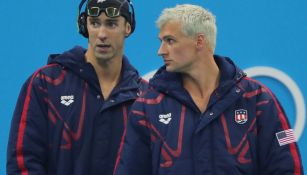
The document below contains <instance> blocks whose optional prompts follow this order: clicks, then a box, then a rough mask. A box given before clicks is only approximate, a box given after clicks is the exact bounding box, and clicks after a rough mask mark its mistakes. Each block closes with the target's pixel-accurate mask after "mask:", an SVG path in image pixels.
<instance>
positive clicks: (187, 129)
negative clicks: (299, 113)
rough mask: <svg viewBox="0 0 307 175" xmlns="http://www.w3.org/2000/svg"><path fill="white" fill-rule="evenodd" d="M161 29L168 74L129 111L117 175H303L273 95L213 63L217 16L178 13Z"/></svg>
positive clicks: (224, 63)
mask: <svg viewBox="0 0 307 175" xmlns="http://www.w3.org/2000/svg"><path fill="white" fill-rule="evenodd" d="M157 26H158V27H159V29H160V33H159V38H160V40H161V45H160V48H159V51H158V54H159V55H160V56H162V58H163V61H164V66H163V67H161V68H160V69H159V70H158V71H157V73H156V74H155V75H154V77H153V78H152V79H151V80H150V82H149V89H148V91H147V92H146V93H144V95H143V96H141V97H139V98H138V99H137V100H136V102H135V104H134V105H133V106H132V109H131V115H130V116H129V122H128V126H127V134H126V137H125V144H124V146H123V150H122V151H121V158H120V159H121V161H120V165H119V167H118V168H117V169H116V173H117V175H124V174H125V175H193V174H194V175H207V174H216V175H246V174H249V175H252V174H255V175H272V174H274V175H285V174H289V175H290V174H292V175H293V174H295V175H301V174H303V168H302V162H301V158H300V153H299V150H298V146H297V144H296V140H295V137H294V134H293V130H292V129H291V127H290V124H289V122H288V119H287V117H286V115H285V114H284V112H283V109H282V107H281V105H280V103H279V102H278V100H277V99H276V97H275V96H274V94H273V93H272V92H271V91H270V90H269V89H268V88H267V87H265V86H264V85H262V84H260V83H259V82H257V81H256V80H254V79H251V78H249V77H247V76H246V74H245V73H244V72H243V71H242V70H241V69H240V68H238V67H237V66H236V65H235V64H234V63H233V61H232V60H231V59H230V58H227V57H222V56H218V55H214V50H215V45H216V30H217V29H216V24H215V17H214V16H213V15H212V13H211V12H209V11H208V10H206V9H204V8H202V7H200V6H196V5H189V4H185V5H177V6H176V7H174V8H167V9H165V10H164V11H163V12H162V14H161V16H160V17H159V19H158V20H157Z"/></svg>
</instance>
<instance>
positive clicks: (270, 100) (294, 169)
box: [257, 90, 304, 175]
mask: <svg viewBox="0 0 307 175" xmlns="http://www.w3.org/2000/svg"><path fill="white" fill-rule="evenodd" d="M267 91H268V94H269V95H268V96H269V97H268V96H266V97H264V98H262V99H260V100H259V102H258V104H265V103H263V102H265V101H267V103H266V104H265V105H259V107H258V109H257V110H258V112H259V114H260V115H259V116H258V122H257V123H258V127H257V128H258V129H257V130H258V136H257V145H258V146H257V154H258V155H257V157H258V159H259V160H258V166H259V167H258V168H257V170H258V173H257V174H261V175H301V174H304V173H303V167H302V161H301V157H300V153H299V150H298V145H297V143H296V141H295V140H293V139H295V136H294V133H293V130H292V129H291V128H290V124H289V122H288V119H287V116H286V114H285V113H284V111H283V109H282V107H281V105H280V103H279V102H278V100H277V99H276V97H275V96H274V94H272V92H270V91H269V90H267Z"/></svg>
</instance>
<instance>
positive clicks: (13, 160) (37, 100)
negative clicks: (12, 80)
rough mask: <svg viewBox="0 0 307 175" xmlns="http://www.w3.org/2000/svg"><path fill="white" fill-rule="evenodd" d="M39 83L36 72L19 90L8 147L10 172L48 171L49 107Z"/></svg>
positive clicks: (30, 172) (7, 165) (41, 173)
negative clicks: (47, 118) (46, 169)
mask: <svg viewBox="0 0 307 175" xmlns="http://www.w3.org/2000/svg"><path fill="white" fill-rule="evenodd" d="M38 87H39V85H38V80H37V79H36V78H35V74H34V75H33V76H32V77H31V78H29V79H28V80H27V81H26V83H25V84H24V85H23V87H22V89H21V92H20V94H19V97H18V101H17V105H16V107H15V111H14V114H13V118H12V121H11V129H10V135H9V141H8V148H7V164H6V168H7V170H6V171H7V174H8V175H20V174H22V175H25V174H27V175H34V174H40V175H44V174H46V172H45V167H46V162H47V158H46V157H47V151H46V150H47V138H48V137H47V122H46V109H45V108H44V106H43V105H44V104H45V103H44V102H43V95H42V94H41V92H40V90H39V88H38Z"/></svg>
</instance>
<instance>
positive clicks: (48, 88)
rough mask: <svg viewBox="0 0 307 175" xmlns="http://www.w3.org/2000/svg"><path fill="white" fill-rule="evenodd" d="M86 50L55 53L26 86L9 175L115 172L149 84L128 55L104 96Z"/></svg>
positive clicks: (11, 142)
mask: <svg viewBox="0 0 307 175" xmlns="http://www.w3.org/2000/svg"><path fill="white" fill-rule="evenodd" d="M85 51H86V50H85V49H83V48H81V47H78V46H77V47H75V48H73V49H71V50H69V51H67V52H65V53H63V54H60V55H57V54H55V55H51V56H50V57H49V59H48V65H47V66H45V67H43V68H41V69H39V70H38V71H36V72H35V73H34V74H33V75H32V76H31V77H30V78H29V79H28V80H27V81H26V83H25V84H24V86H23V88H22V90H21V93H20V96H19V99H18V104H17V106H16V109H15V113H14V116H13V119H12V127H11V131H10V138H9V144H8V145H9V146H8V154H7V174H14V175H15V174H16V175H17V174H22V173H23V174H26V173H28V174H29V175H34V174H39V175H43V174H57V175H84V174H91V175H95V174H99V175H102V174H104V175H110V174H112V173H113V169H114V165H115V161H116V157H117V153H118V149H119V147H120V142H121V138H122V136H123V133H124V129H125V124H124V122H125V117H127V113H128V112H129V110H130V106H131V105H132V103H133V102H134V100H135V99H136V98H137V96H138V94H139V93H140V91H141V88H142V87H143V86H145V84H144V83H143V81H142V79H141V77H140V76H139V75H138V73H137V71H136V70H135V69H134V68H133V67H132V66H131V65H130V64H129V62H128V60H127V58H126V57H124V58H123V67H122V72H121V79H120V81H119V83H118V85H117V86H116V87H115V88H114V89H113V91H112V92H111V94H110V96H109V98H108V99H107V100H105V99H104V98H103V95H102V93H101V90H100V85H99V81H98V78H97V75H96V73H95V70H94V68H93V66H92V65H91V64H90V63H87V62H85V58H84V54H85Z"/></svg>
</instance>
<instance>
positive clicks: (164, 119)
mask: <svg viewBox="0 0 307 175" xmlns="http://www.w3.org/2000/svg"><path fill="white" fill-rule="evenodd" d="M171 120H172V113H168V114H160V115H159V122H161V123H164V124H166V125H167V124H169V122H170V121H171Z"/></svg>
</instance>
